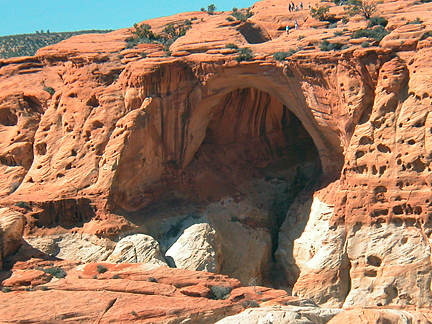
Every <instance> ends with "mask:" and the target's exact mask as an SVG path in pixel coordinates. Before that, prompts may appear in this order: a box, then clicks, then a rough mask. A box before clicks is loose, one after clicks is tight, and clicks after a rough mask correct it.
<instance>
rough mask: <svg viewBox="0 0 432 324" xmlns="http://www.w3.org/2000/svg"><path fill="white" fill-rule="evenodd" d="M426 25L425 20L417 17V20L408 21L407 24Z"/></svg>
mask: <svg viewBox="0 0 432 324" xmlns="http://www.w3.org/2000/svg"><path fill="white" fill-rule="evenodd" d="M422 23H424V21H423V20H421V19H420V18H419V17H417V18H416V19H414V20H412V21H408V22H407V23H406V24H407V25H415V24H419V25H420V24H422Z"/></svg>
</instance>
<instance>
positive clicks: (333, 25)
mask: <svg viewBox="0 0 432 324" xmlns="http://www.w3.org/2000/svg"><path fill="white" fill-rule="evenodd" d="M327 28H328V29H333V28H337V22H335V23H332V24H330V25H328V26H327Z"/></svg>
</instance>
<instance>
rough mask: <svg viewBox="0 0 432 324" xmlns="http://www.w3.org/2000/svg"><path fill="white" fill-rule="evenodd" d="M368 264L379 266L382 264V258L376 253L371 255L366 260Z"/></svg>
mask: <svg viewBox="0 0 432 324" xmlns="http://www.w3.org/2000/svg"><path fill="white" fill-rule="evenodd" d="M366 262H367V264H369V265H371V266H374V267H379V266H381V258H379V257H377V256H376V255H369V256H368V257H367V260H366Z"/></svg>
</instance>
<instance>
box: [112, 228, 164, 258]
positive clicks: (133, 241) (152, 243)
mask: <svg viewBox="0 0 432 324" xmlns="http://www.w3.org/2000/svg"><path fill="white" fill-rule="evenodd" d="M107 261H109V262H116V263H151V264H154V265H157V266H166V265H167V263H166V261H165V260H164V258H163V256H162V254H161V252H160V250H159V243H158V242H157V241H156V240H155V239H154V238H152V237H151V236H149V235H145V234H133V235H129V236H126V237H124V238H122V239H121V240H120V241H119V242H118V243H117V245H116V247H115V249H114V251H113V252H112V254H111V255H110V256H109V257H108V259H107Z"/></svg>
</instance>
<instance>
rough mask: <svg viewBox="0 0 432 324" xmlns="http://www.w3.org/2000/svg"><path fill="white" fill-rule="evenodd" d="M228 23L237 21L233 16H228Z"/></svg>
mask: <svg viewBox="0 0 432 324" xmlns="http://www.w3.org/2000/svg"><path fill="white" fill-rule="evenodd" d="M225 19H226V20H227V21H235V19H234V18H233V17H231V16H228V17H226V18H225Z"/></svg>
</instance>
